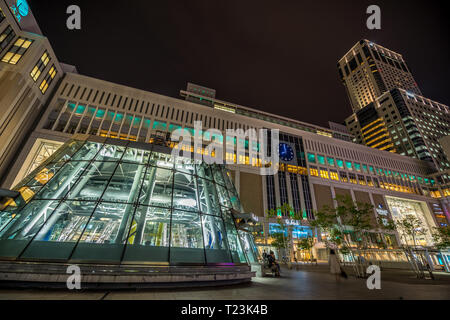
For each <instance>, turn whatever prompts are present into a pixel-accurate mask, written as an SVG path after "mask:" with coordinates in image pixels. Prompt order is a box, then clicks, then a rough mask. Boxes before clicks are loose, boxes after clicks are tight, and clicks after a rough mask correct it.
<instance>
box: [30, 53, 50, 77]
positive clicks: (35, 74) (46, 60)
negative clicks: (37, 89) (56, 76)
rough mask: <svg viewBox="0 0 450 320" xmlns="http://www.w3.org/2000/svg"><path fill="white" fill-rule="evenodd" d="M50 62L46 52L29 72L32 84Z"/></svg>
mask: <svg viewBox="0 0 450 320" xmlns="http://www.w3.org/2000/svg"><path fill="white" fill-rule="evenodd" d="M49 61H50V56H49V55H48V52H47V51H45V52H44V54H43V55H42V57H41V58H40V59H39V61H38V62H37V63H36V65H35V66H34V68H33V70H31V73H30V76H31V78H33V80H34V82H36V81H37V79H38V78H39V76H40V75H41V72H42V71H43V70H44V69H45V67H46V66H47V64H48V63H49Z"/></svg>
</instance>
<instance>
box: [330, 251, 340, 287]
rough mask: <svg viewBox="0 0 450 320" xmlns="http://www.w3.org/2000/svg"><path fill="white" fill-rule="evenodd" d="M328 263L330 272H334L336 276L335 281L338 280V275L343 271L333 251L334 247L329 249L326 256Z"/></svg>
mask: <svg viewBox="0 0 450 320" xmlns="http://www.w3.org/2000/svg"><path fill="white" fill-rule="evenodd" d="M328 263H329V265H330V273H331V274H334V276H335V277H336V281H340V277H341V276H342V274H343V273H344V271H343V270H342V268H341V264H340V263H339V258H338V256H337V254H336V252H335V251H334V249H330V255H329V257H328Z"/></svg>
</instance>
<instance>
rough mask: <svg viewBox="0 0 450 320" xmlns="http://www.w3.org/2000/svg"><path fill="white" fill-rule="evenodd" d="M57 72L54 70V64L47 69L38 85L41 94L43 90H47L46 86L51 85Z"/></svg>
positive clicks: (43, 92)
mask: <svg viewBox="0 0 450 320" xmlns="http://www.w3.org/2000/svg"><path fill="white" fill-rule="evenodd" d="M57 73H58V72H57V71H56V68H55V65H53V66H52V67H51V68H50V70H48V74H47V76H46V77H45V79H44V80H42V82H41V85H40V86H39V90H41V92H42V94H45V92H47V89H48V87H49V86H50V85H51V83H52V81H53V79H54V78H55V76H56V74H57Z"/></svg>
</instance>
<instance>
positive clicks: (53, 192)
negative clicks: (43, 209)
mask: <svg viewBox="0 0 450 320" xmlns="http://www.w3.org/2000/svg"><path fill="white" fill-rule="evenodd" d="M88 165H89V162H87V161H79V162H69V163H67V164H66V165H65V166H64V167H63V168H62V169H61V170H60V171H59V172H58V173H57V174H56V176H55V177H54V178H53V179H51V180H50V182H49V183H47V184H46V185H45V186H44V188H42V189H41V190H40V191H39V193H38V194H37V195H36V197H35V198H36V199H62V198H63V197H64V196H65V195H66V193H67V192H68V191H69V190H71V189H72V188H73V186H74V184H75V182H76V181H77V179H78V177H79V176H80V175H81V174H82V173H83V172H84V170H85V169H86V168H87V167H88Z"/></svg>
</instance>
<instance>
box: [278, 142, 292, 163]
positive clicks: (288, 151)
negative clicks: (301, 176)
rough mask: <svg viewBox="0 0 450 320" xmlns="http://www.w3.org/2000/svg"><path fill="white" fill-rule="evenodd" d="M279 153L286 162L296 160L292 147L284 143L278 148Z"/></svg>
mask: <svg viewBox="0 0 450 320" xmlns="http://www.w3.org/2000/svg"><path fill="white" fill-rule="evenodd" d="M278 153H279V155H280V160H282V161H284V162H291V161H292V160H294V157H295V154H294V150H293V149H292V147H291V146H290V145H289V144H287V143H284V142H281V143H280V144H279V147H278Z"/></svg>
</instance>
